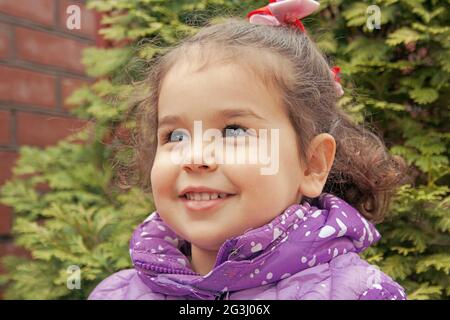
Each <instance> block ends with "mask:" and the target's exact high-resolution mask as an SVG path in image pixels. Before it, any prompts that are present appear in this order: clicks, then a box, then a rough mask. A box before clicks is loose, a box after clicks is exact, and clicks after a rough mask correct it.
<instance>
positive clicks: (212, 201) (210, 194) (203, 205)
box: [180, 187, 236, 212]
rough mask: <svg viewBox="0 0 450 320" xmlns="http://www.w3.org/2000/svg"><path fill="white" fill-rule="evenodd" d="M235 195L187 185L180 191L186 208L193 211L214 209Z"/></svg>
mask: <svg viewBox="0 0 450 320" xmlns="http://www.w3.org/2000/svg"><path fill="white" fill-rule="evenodd" d="M235 195H236V194H234V193H227V192H225V191H222V190H217V189H212V188H208V187H187V188H185V189H184V190H183V191H182V192H181V195H180V199H181V201H183V202H184V205H185V207H186V209H187V210H190V211H194V212H195V211H205V210H214V209H216V208H217V207H218V206H219V205H223V204H224V203H225V202H227V201H228V200H229V199H230V198H231V197H234V196H235Z"/></svg>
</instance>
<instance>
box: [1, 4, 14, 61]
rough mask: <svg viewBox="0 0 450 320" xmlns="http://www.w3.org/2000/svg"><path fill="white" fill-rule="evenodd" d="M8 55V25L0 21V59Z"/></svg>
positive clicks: (9, 52) (9, 50) (9, 47)
mask: <svg viewBox="0 0 450 320" xmlns="http://www.w3.org/2000/svg"><path fill="white" fill-rule="evenodd" d="M0 1H1V0H0ZM10 55H11V46H10V27H9V25H7V24H4V23H0V59H7V58H9V56H10Z"/></svg>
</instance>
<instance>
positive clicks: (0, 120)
mask: <svg viewBox="0 0 450 320" xmlns="http://www.w3.org/2000/svg"><path fill="white" fill-rule="evenodd" d="M10 124H11V113H10V112H9V111H1V110H0V145H1V144H4V145H6V144H9V142H10V134H9V132H10V128H11V125H10Z"/></svg>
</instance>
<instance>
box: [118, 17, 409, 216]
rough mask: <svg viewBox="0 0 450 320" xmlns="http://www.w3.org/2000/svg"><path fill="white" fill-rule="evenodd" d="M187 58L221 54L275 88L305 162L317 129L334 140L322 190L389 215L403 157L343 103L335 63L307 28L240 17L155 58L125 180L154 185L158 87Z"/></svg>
mask: <svg viewBox="0 0 450 320" xmlns="http://www.w3.org/2000/svg"><path fill="white" fill-rule="evenodd" d="M194 57H195V59H193V58H194ZM181 59H191V60H195V61H198V62H200V63H203V65H202V66H201V68H204V67H206V66H207V65H208V64H209V63H213V61H214V62H217V61H218V60H221V61H231V62H232V63H239V64H241V65H242V66H243V67H246V68H248V69H249V70H250V71H252V72H254V73H255V74H256V75H257V76H259V78H260V79H261V80H262V81H264V83H265V84H266V85H267V86H268V87H269V86H273V87H274V88H276V89H277V92H279V93H280V94H281V97H282V101H283V103H284V107H285V108H287V110H288V114H289V118H290V121H291V123H292V126H293V127H294V129H295V131H296V132H297V133H298V135H297V137H298V139H297V146H298V150H299V152H300V159H301V161H303V163H307V162H306V159H307V154H306V150H308V147H309V143H310V141H311V140H312V139H313V137H314V136H316V135H318V134H320V133H329V134H331V135H332V136H333V137H334V138H335V140H336V155H335V160H334V163H333V166H332V168H331V171H330V173H329V176H328V179H327V182H326V184H325V187H324V190H323V191H324V192H329V193H332V194H335V195H337V196H339V197H341V198H342V199H344V200H345V201H347V202H348V203H349V204H351V205H352V206H354V207H355V208H356V209H358V210H359V211H360V212H361V214H362V215H364V216H365V217H366V218H367V219H369V220H370V221H372V222H375V223H377V222H380V221H382V220H383V218H384V215H385V213H386V212H387V211H388V207H389V203H390V199H391V196H392V195H393V193H394V192H395V189H396V188H397V187H398V186H399V185H400V184H401V183H402V179H403V178H404V177H405V175H406V169H407V168H406V164H405V162H404V160H403V159H402V158H400V157H397V156H391V155H390V154H389V153H388V151H387V148H386V147H385V145H384V143H383V141H382V139H381V138H380V137H379V136H378V135H376V134H375V133H374V132H372V131H370V130H368V129H367V124H364V126H362V125H359V124H357V123H355V122H354V121H352V120H351V118H350V117H349V116H348V115H347V114H346V113H345V112H344V111H343V110H341V109H338V108H337V106H336V102H337V99H338V97H337V95H336V91H335V88H334V79H333V78H332V75H331V73H330V71H329V69H330V66H329V64H328V63H327V60H326V58H325V57H324V56H323V55H322V54H321V53H320V51H319V50H318V48H317V47H316V45H315V43H314V42H313V41H312V40H311V39H310V37H309V36H308V35H307V34H305V33H303V32H301V31H299V30H298V29H295V28H291V27H272V26H265V25H254V24H250V23H248V21H247V20H245V19H242V18H228V19H226V20H224V21H222V22H220V23H211V22H210V23H209V24H208V25H206V26H205V27H203V28H201V29H200V31H199V32H198V33H196V34H195V35H193V36H190V37H187V38H185V39H184V40H182V41H180V42H179V43H178V44H176V45H175V46H173V47H171V48H168V50H167V51H166V52H165V53H163V54H160V55H158V56H157V57H155V58H154V59H153V60H152V61H151V63H150V68H149V70H148V74H147V77H146V79H145V80H144V81H142V82H140V83H138V84H137V88H138V90H137V92H140V93H142V92H145V94H139V95H138V96H135V97H134V100H133V103H132V105H131V107H130V110H129V115H130V114H134V115H136V124H137V130H136V132H135V133H134V135H133V139H132V149H133V157H132V159H130V160H129V161H128V163H127V165H126V167H122V168H121V169H123V170H119V171H120V172H121V173H120V175H119V176H120V177H121V180H122V186H130V185H131V184H138V185H139V186H140V187H141V188H143V190H144V191H145V192H151V183H150V172H151V169H152V166H153V161H154V157H155V153H156V147H157V134H156V132H157V129H158V128H157V121H158V107H157V106H158V99H159V92H160V88H161V84H162V81H163V79H164V77H165V75H166V74H167V73H168V72H169V71H170V70H171V68H173V66H174V65H175V64H176V63H177V62H179V61H180V60H181ZM130 179H132V180H134V182H133V183H131V184H130V183H129V181H130ZM305 200H306V201H311V200H312V199H308V198H306V199H305Z"/></svg>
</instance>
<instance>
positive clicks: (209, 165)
mask: <svg viewBox="0 0 450 320" xmlns="http://www.w3.org/2000/svg"><path fill="white" fill-rule="evenodd" d="M182 168H183V170H186V171H192V172H195V171H214V170H216V169H217V163H215V162H214V161H211V162H205V161H202V163H184V164H183V165H182Z"/></svg>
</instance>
